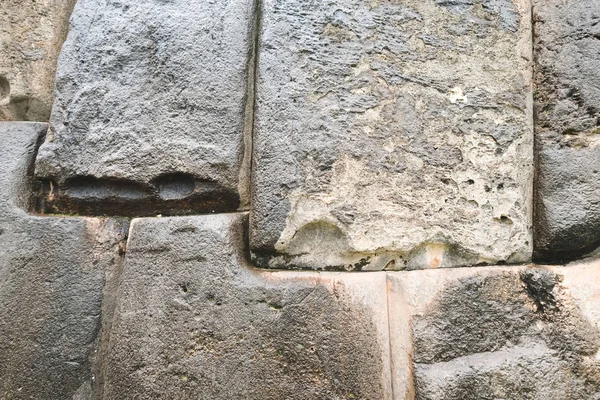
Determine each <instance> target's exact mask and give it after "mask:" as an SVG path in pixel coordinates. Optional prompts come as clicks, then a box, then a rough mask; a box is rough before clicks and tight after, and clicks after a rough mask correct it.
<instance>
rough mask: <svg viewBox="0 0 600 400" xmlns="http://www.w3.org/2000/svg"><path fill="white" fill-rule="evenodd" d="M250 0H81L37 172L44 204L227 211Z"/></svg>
mask: <svg viewBox="0 0 600 400" xmlns="http://www.w3.org/2000/svg"><path fill="white" fill-rule="evenodd" d="M253 8H254V1H253V0H225V1H223V0H174V1H161V0H152V1H151V2H148V1H143V0H135V1H127V2H123V1H112V0H111V1H108V0H81V1H78V2H77V5H76V7H75V10H74V11H73V15H72V18H71V27H70V31H69V35H68V38H67V40H66V42H65V44H64V46H63V49H62V52H61V56H60V59H59V63H58V71H57V82H56V102H55V105H54V107H53V111H52V116H51V120H50V122H51V127H50V130H49V133H48V137H47V139H46V142H45V143H44V144H43V146H42V148H41V149H40V153H39V156H38V159H37V164H36V175H37V176H38V177H39V178H44V179H46V180H49V181H52V186H51V187H50V186H49V188H48V198H47V204H46V209H47V210H49V211H55V212H64V213H80V214H116V215H130V216H139V215H156V214H161V213H162V214H189V213H199V212H215V211H232V210H236V209H237V208H238V206H239V204H240V191H244V190H246V189H245V185H246V184H247V177H246V175H247V173H248V171H247V170H246V169H247V168H242V167H243V166H245V164H244V155H245V152H246V150H245V146H244V129H245V128H246V127H245V118H246V116H245V111H246V110H245V108H246V98H247V90H248V88H247V86H248V83H247V81H248V79H247V76H248V74H249V73H251V68H250V67H251V63H250V61H251V49H252V32H251V28H252V25H253V18H254V17H253V11H254V10H253Z"/></svg>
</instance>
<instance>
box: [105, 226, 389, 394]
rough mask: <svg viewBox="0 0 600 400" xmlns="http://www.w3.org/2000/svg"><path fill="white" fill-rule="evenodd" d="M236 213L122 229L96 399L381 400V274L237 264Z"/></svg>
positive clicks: (384, 335) (384, 357)
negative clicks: (125, 233)
mask: <svg viewBox="0 0 600 400" xmlns="http://www.w3.org/2000/svg"><path fill="white" fill-rule="evenodd" d="M245 219H246V216H245V215H243V214H228V215H218V216H217V215H214V216H196V217H171V218H142V219H135V220H133V221H132V225H131V235H130V237H129V241H128V247H127V254H126V257H125V265H124V272H123V275H122V283H121V286H120V290H119V296H118V304H117V309H116V314H115V315H116V316H115V320H114V322H113V329H112V332H111V338H110V348H109V356H108V361H107V363H106V366H105V369H106V371H105V376H106V385H105V388H104V398H105V399H132V398H157V397H160V398H162V399H188V398H189V399H192V398H193V399H242V398H243V399H261V400H262V399H353V398H354V399H366V398H373V399H390V398H391V382H390V376H389V372H390V365H389V337H388V325H387V301H386V300H387V297H386V277H385V273H383V272H378V273H373V274H369V275H359V274H344V273H317V272H293V271H284V272H270V271H266V272H265V271H260V270H256V269H253V268H251V267H250V266H248V265H247V264H246V261H245V258H244V257H245V253H244V251H243V248H244V237H245V233H244V229H245V228H244V225H245Z"/></svg>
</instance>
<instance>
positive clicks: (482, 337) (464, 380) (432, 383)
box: [388, 263, 600, 400]
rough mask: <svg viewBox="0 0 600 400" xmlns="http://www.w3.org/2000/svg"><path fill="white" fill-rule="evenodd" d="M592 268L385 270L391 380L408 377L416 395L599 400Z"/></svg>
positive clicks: (597, 294) (598, 295) (466, 399)
mask: <svg viewBox="0 0 600 400" xmlns="http://www.w3.org/2000/svg"><path fill="white" fill-rule="evenodd" d="M598 267H600V264H598V263H596V264H589V265H578V266H571V267H562V268H558V267H553V268H539V267H536V268H534V267H530V268H527V267H525V268H512V269H510V268H484V269H481V270H453V271H427V272H426V271H422V272H416V271H415V272H411V273H408V274H399V273H389V274H388V279H389V280H390V282H391V294H390V304H391V306H390V323H391V325H390V327H391V329H390V332H391V334H390V337H391V338H392V342H391V343H392V346H391V348H392V359H393V362H392V365H394V371H393V375H394V382H395V383H396V386H398V384H404V383H406V382H409V383H411V381H412V380H413V379H414V386H413V387H410V386H408V388H409V389H408V392H409V393H411V395H410V396H408V398H415V399H417V400H419V399H432V400H433V399H461V400H470V399H477V400H481V399H507V400H508V399H515V400H517V399H536V400H537V399H539V400H542V399H556V400H559V399H598V398H600V358H599V357H598V354H599V353H598V351H599V348H600V330H599V323H600V314H599V313H598V311H597V310H598V306H599V305H600V303H599V302H600V288H599V287H598V285H597V282H598V278H599V276H598ZM407 332H409V333H410V335H406V333H407ZM398 333H404V335H399V334H398ZM407 336H408V337H412V338H413V340H412V342H411V340H410V339H407ZM407 353H412V358H411V359H412V360H413V362H414V364H412V365H411V364H410V363H408V362H406V355H407ZM397 361H398V362H397ZM411 372H412V375H413V376H412V377H411ZM397 394H398V393H397ZM397 398H403V397H397Z"/></svg>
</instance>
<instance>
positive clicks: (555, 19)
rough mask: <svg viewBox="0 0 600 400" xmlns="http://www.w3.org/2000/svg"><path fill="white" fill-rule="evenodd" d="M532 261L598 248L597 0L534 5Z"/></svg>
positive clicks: (568, 256)
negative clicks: (535, 155)
mask: <svg viewBox="0 0 600 400" xmlns="http://www.w3.org/2000/svg"><path fill="white" fill-rule="evenodd" d="M534 6H535V7H534V24H535V38H534V39H535V41H534V47H535V56H536V57H535V58H536V64H535V70H536V71H535V84H536V98H535V110H536V148H537V152H538V154H539V157H538V172H537V184H536V200H535V201H536V216H535V221H536V225H535V232H536V234H535V238H536V240H535V252H534V253H535V258H537V259H538V260H540V261H550V262H561V261H568V260H571V259H574V258H577V257H580V256H582V255H584V254H586V253H589V252H590V251H592V250H593V249H595V248H597V247H598V246H599V245H600V197H599V195H598V193H599V190H600V87H598V80H599V79H600V40H599V38H600V3H598V2H597V1H594V0H583V1H577V2H574V1H568V2H564V1H555V0H553V1H541V0H540V1H535V2H534Z"/></svg>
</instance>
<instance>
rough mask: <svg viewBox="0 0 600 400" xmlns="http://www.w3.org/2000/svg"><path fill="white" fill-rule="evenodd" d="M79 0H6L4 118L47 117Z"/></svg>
mask: <svg viewBox="0 0 600 400" xmlns="http://www.w3.org/2000/svg"><path fill="white" fill-rule="evenodd" d="M74 4H75V0H46V1H36V0H2V7H0V121H6V120H9V121H47V120H48V118H49V117H50V108H51V106H52V92H53V90H54V74H55V71H56V60H57V58H58V54H59V52H60V47H61V45H62V43H63V41H64V40H65V37H66V36H67V28H68V26H69V15H70V14H71V10H72V9H73V5H74Z"/></svg>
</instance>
